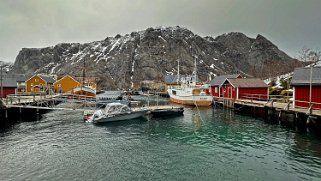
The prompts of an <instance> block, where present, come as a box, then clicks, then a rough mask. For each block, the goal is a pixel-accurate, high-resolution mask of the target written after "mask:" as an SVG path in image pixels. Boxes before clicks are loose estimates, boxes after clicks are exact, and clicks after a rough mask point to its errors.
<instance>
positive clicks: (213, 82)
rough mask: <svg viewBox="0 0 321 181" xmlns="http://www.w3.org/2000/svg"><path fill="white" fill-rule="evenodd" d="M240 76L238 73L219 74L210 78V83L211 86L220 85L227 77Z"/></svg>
mask: <svg viewBox="0 0 321 181" xmlns="http://www.w3.org/2000/svg"><path fill="white" fill-rule="evenodd" d="M240 76H241V75H240V74H229V75H220V76H217V77H215V78H214V79H213V80H211V81H210V84H211V86H213V85H222V84H223V83H224V81H225V80H226V79H227V78H238V77H240Z"/></svg>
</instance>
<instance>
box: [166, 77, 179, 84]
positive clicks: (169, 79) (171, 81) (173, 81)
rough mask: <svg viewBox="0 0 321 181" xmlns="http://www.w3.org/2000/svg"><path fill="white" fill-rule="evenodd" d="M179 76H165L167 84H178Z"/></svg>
mask: <svg viewBox="0 0 321 181" xmlns="http://www.w3.org/2000/svg"><path fill="white" fill-rule="evenodd" d="M177 78H178V76H177V75H165V84H177Z"/></svg>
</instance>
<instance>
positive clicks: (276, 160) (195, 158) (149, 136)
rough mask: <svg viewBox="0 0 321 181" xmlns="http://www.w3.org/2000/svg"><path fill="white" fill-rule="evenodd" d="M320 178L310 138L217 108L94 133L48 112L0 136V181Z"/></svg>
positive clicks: (74, 117) (95, 128) (78, 117)
mask: <svg viewBox="0 0 321 181" xmlns="http://www.w3.org/2000/svg"><path fill="white" fill-rule="evenodd" d="M154 101H155V99H154ZM167 101H168V99H164V98H162V99H160V103H162V104H167ZM320 178H321V140H320V139H319V138H318V137H317V136H315V135H313V134H309V133H298V132H297V131H295V129H292V128H289V127H283V126H281V125H279V124H277V123H267V122H265V121H263V120H260V119H256V118H254V117H251V116H244V115H239V114H237V113H234V112H233V111H231V110H226V109H223V108H216V109H213V108H197V107H185V112H184V115H183V116H178V117H162V118H150V117H148V118H144V119H135V120H130V121H122V122H114V123H106V124H101V125H95V124H92V123H85V122H83V119H82V114H81V113H75V112H72V111H51V112H48V113H46V114H44V115H42V117H41V118H40V119H39V120H29V119H27V118H26V119H22V120H21V121H19V122H17V123H15V124H13V125H10V126H7V127H5V128H2V129H1V132H0V180H68V181H69V180H320Z"/></svg>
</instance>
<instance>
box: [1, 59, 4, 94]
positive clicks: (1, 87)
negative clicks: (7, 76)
mask: <svg viewBox="0 0 321 181" xmlns="http://www.w3.org/2000/svg"><path fill="white" fill-rule="evenodd" d="M3 66H4V65H0V81H1V83H0V84H1V99H2V98H3V86H2V67H3Z"/></svg>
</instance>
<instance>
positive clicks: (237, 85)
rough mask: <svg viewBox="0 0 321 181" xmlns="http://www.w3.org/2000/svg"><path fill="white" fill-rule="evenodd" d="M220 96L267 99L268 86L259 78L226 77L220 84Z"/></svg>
mask: <svg viewBox="0 0 321 181" xmlns="http://www.w3.org/2000/svg"><path fill="white" fill-rule="evenodd" d="M222 97H225V98H232V99H250V100H268V99H269V87H268V85H267V84H266V83H265V82H264V81H263V80H261V79H257V78H251V79H247V78H244V79H240V78H228V79H226V80H225V81H224V83H223V85H222Z"/></svg>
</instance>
